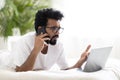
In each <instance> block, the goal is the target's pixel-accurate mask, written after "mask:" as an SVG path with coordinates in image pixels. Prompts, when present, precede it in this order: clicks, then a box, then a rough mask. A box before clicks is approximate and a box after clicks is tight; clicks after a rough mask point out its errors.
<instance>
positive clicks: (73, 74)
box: [0, 59, 120, 80]
mask: <svg viewBox="0 0 120 80" xmlns="http://www.w3.org/2000/svg"><path fill="white" fill-rule="evenodd" d="M0 80H120V63H119V60H115V59H114V60H109V61H108V62H107V64H106V67H105V68H104V69H103V70H100V71H97V72H92V73H85V72H82V71H80V70H78V69H72V70H67V71H62V70H59V71H51V70H49V71H47V70H45V71H27V72H14V71H11V70H0Z"/></svg>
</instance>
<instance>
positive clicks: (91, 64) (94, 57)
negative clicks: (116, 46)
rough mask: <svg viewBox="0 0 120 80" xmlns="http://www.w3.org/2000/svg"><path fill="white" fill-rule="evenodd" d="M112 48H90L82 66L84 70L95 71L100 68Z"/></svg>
mask: <svg viewBox="0 0 120 80" xmlns="http://www.w3.org/2000/svg"><path fill="white" fill-rule="evenodd" d="M111 50H112V47H103V48H96V49H92V50H91V52H90V54H89V56H88V59H87V61H86V64H85V66H84V69H83V71H84V72H95V71H98V70H101V69H102V68H103V67H104V66H105V63H106V61H107V59H108V56H109V54H110V52H111Z"/></svg>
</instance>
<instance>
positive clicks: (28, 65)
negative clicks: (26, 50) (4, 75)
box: [15, 49, 38, 72]
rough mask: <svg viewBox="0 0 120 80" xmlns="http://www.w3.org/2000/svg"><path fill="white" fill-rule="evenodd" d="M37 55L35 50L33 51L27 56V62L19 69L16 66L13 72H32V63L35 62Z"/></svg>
mask: <svg viewBox="0 0 120 80" xmlns="http://www.w3.org/2000/svg"><path fill="white" fill-rule="evenodd" d="M37 53H38V52H37V51H36V50H35V49H33V50H32V52H31V54H30V55H29V56H28V58H27V60H26V61H25V62H24V63H23V64H22V65H21V66H20V67H19V66H17V67H16V69H15V70H16V71H17V72H19V71H29V70H32V69H33V66H34V63H35V60H36V57H37V55H38V54H37Z"/></svg>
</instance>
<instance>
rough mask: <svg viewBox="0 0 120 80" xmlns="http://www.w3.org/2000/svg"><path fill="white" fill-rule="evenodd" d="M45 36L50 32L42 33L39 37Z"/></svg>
mask: <svg viewBox="0 0 120 80" xmlns="http://www.w3.org/2000/svg"><path fill="white" fill-rule="evenodd" d="M45 36H48V34H47V33H45V34H43V33H41V34H40V35H39V37H41V38H44V37H45Z"/></svg>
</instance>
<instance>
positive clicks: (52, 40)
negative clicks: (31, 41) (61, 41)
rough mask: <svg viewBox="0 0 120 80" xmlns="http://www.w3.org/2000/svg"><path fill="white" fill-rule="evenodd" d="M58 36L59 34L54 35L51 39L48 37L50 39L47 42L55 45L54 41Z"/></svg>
mask: <svg viewBox="0 0 120 80" xmlns="http://www.w3.org/2000/svg"><path fill="white" fill-rule="evenodd" d="M58 37H59V35H54V36H53V37H52V38H51V39H50V41H49V44H51V45H56V43H57V38H58Z"/></svg>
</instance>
